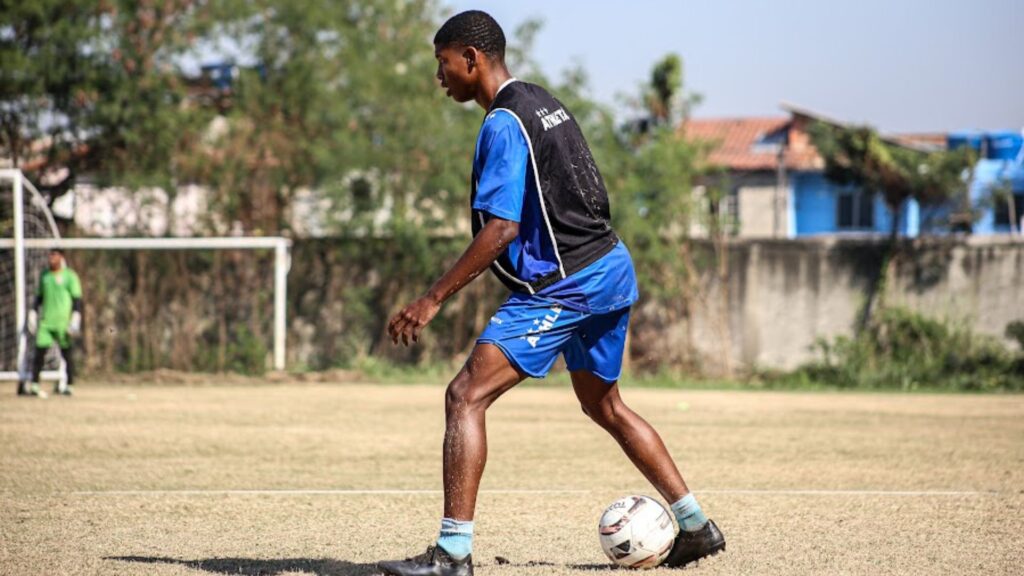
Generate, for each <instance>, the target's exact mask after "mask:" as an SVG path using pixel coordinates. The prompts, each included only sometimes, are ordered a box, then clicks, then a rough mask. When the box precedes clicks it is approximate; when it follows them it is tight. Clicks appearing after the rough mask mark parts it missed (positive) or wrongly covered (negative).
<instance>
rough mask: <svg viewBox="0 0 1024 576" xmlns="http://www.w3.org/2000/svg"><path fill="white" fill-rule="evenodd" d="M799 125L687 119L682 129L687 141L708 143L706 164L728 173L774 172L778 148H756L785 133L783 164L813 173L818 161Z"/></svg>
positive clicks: (761, 120) (772, 120)
mask: <svg viewBox="0 0 1024 576" xmlns="http://www.w3.org/2000/svg"><path fill="white" fill-rule="evenodd" d="M800 124H801V123H800V122H799V121H798V120H793V119H790V118H778V117H776V118H716V119H691V120H689V121H688V122H686V124H685V125H684V126H683V131H684V133H685V134H686V137H687V138H690V139H693V140H699V141H704V142H708V143H711V144H712V145H713V146H714V148H713V149H712V151H711V153H710V154H709V156H708V161H709V162H710V163H711V164H712V165H715V166H719V167H722V168H729V169H731V170H743V171H757V170H775V169H776V168H777V167H778V148H776V147H773V146H771V145H764V144H759V142H760V141H761V140H762V139H763V138H764V137H765V136H768V135H772V134H777V133H779V132H782V131H785V132H786V135H785V137H786V138H787V139H788V141H789V147H788V148H787V149H786V154H785V162H786V167H787V168H788V169H790V170H816V169H820V168H821V166H822V160H821V157H820V156H819V155H818V152H817V150H815V149H814V146H813V145H811V143H810V138H809V137H808V135H807V134H806V133H805V132H803V130H801V126H800Z"/></svg>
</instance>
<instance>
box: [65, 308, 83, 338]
mask: <svg viewBox="0 0 1024 576" xmlns="http://www.w3.org/2000/svg"><path fill="white" fill-rule="evenodd" d="M81 333H82V313H81V312H72V313H71V322H70V323H69V324H68V335H69V336H72V337H77V336H78V335H79V334H81Z"/></svg>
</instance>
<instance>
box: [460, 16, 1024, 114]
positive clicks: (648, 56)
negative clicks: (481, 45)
mask: <svg viewBox="0 0 1024 576" xmlns="http://www.w3.org/2000/svg"><path fill="white" fill-rule="evenodd" d="M445 3H446V4H447V5H448V6H449V7H450V8H451V9H452V10H453V11H454V12H458V11H462V10H468V9H480V10H485V11H487V12H488V13H490V14H491V15H493V16H494V17H495V18H496V19H497V20H498V22H499V23H501V25H502V27H503V28H504V29H505V32H506V35H507V36H509V37H510V40H512V38H511V37H512V32H513V31H514V30H515V28H516V26H518V25H519V24H520V23H521V22H523V21H524V20H527V19H531V18H539V19H541V20H542V21H543V23H544V25H543V28H542V29H541V32H540V33H539V35H538V37H537V39H536V44H535V51H534V57H535V59H537V60H538V61H539V62H540V63H541V68H542V69H543V71H544V72H545V73H546V74H547V75H548V76H549V77H553V78H558V77H560V75H561V73H562V71H564V70H565V69H566V68H568V67H571V66H572V65H573V64H574V63H579V64H581V65H582V66H583V68H584V69H585V70H586V71H587V73H588V75H589V77H590V86H591V88H592V90H593V93H592V96H593V97H594V98H596V99H597V100H599V101H602V102H604V103H606V104H610V105H613V106H616V107H617V108H618V109H619V110H622V105H621V103H620V99H619V98H617V95H619V94H623V93H626V94H636V93H637V92H638V87H639V86H640V85H642V84H644V83H645V82H646V81H647V80H648V78H649V76H650V70H651V67H652V66H653V65H654V63H655V62H657V61H658V60H659V59H661V58H662V57H663V56H664V55H666V54H668V53H670V52H675V53H676V54H678V55H680V56H681V57H682V58H683V61H684V67H685V75H686V77H685V81H684V82H685V84H686V87H687V89H688V90H690V91H693V92H696V93H699V94H700V95H701V96H702V97H703V101H702V102H701V104H700V105H699V106H698V107H697V108H696V109H695V110H694V113H693V115H694V116H696V117H745V116H784V115H785V112H784V111H783V110H781V109H780V107H779V104H780V103H781V102H783V101H786V102H791V103H793V104H797V105H799V106H801V107H805V108H809V109H811V110H815V111H817V112H820V113H823V114H826V115H828V116H831V117H833V118H836V119H839V120H845V121H849V122H854V123H859V124H865V123H866V124H870V125H872V126H875V127H876V128H879V129H881V130H882V131H884V132H949V131H955V130H964V129H983V130H984V129H989V130H991V129H1010V130H1015V131H1016V130H1021V129H1022V128H1024V0H855V1H849V0H844V1H838V0H662V1H656V0H632V1H629V2H624V1H619V2H612V1H589V2H588V1H585V0H516V1H508V0H445ZM454 12H453V13H454ZM514 72H515V71H514V70H513V73H514Z"/></svg>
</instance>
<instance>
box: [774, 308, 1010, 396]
mask: <svg viewBox="0 0 1024 576" xmlns="http://www.w3.org/2000/svg"><path fill="white" fill-rule="evenodd" d="M818 351H819V353H820V355H821V357H820V359H819V360H817V361H815V362H813V363H811V364H808V365H806V366H804V367H802V368H801V369H799V370H797V371H796V372H794V373H792V374H789V375H785V376H782V377H780V378H778V380H779V381H780V382H782V383H787V382H800V381H803V382H819V383H823V384H826V385H830V386H837V387H839V388H857V389H899V390H951V391H952V390H956V391H1021V390H1024V358H1014V356H1013V354H1011V353H1010V352H1009V351H1008V350H1006V348H1005V347H1004V346H1003V345H1002V344H1001V343H1000V342H999V341H998V340H996V339H994V338H992V337H988V336H981V335H978V334H974V333H972V332H970V331H969V330H967V329H965V328H962V327H959V326H957V325H955V324H953V323H950V322H944V321H939V320H935V319H931V318H927V317H925V316H922V315H920V314H917V313H914V312H910V311H908V310H905V309H901V308H887V309H884V310H883V311H882V312H881V313H879V314H878V315H877V316H876V319H875V321H874V322H873V323H872V324H871V326H870V327H869V328H868V329H867V330H865V331H863V332H862V333H861V334H860V335H858V336H856V337H854V338H849V337H845V336H841V337H838V338H836V339H835V340H833V341H825V340H821V341H819V342H818Z"/></svg>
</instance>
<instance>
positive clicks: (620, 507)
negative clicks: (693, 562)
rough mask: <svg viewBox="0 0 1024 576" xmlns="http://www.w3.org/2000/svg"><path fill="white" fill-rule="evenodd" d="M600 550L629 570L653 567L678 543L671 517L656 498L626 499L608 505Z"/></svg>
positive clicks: (601, 522) (603, 518)
mask: <svg viewBox="0 0 1024 576" xmlns="http://www.w3.org/2000/svg"><path fill="white" fill-rule="evenodd" d="M597 529H598V534H600V537H601V548H603V549H604V553H605V554H607V555H608V558H609V559H611V561H612V562H614V563H616V564H618V565H619V566H625V567H627V568H654V567H655V566H657V565H658V564H661V562H662V561H663V560H664V559H665V557H666V556H668V553H669V551H670V550H672V543H673V542H674V541H675V536H676V530H675V525H674V524H673V523H672V516H671V515H670V514H669V513H668V510H665V507H664V506H662V505H661V504H659V503H658V502H657V501H656V500H654V499H653V498H648V497H647V496H626V497H625V498H622V499H619V500H616V501H615V502H613V503H612V505H611V506H609V507H608V508H607V509H606V510H605V511H604V514H602V515H601V521H600V522H599V523H598V527H597Z"/></svg>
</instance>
